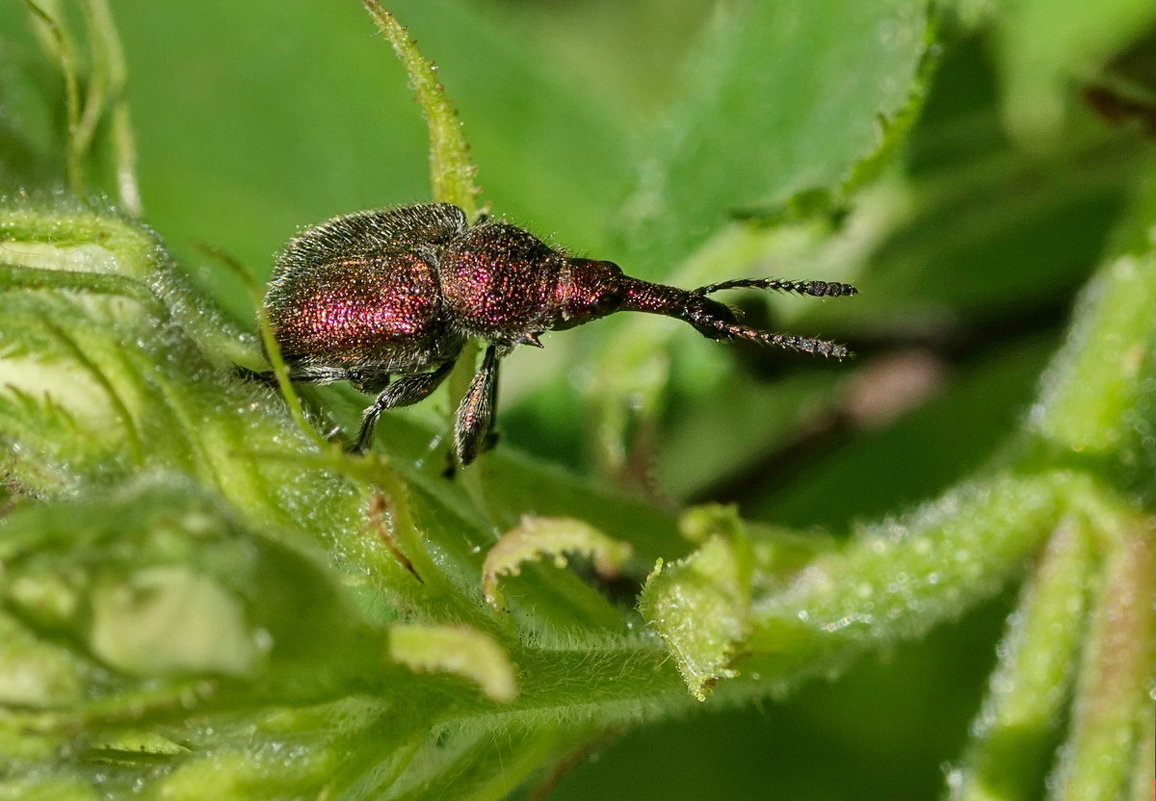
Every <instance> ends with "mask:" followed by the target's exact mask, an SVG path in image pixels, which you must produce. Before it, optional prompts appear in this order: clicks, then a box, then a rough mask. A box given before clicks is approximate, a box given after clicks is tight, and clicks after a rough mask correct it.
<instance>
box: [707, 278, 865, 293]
mask: <svg viewBox="0 0 1156 801" xmlns="http://www.w3.org/2000/svg"><path fill="white" fill-rule="evenodd" d="M742 288H750V289H772V290H775V291H776V292H794V293H796V294H799V295H810V296H811V297H815V298H841V297H845V296H847V295H854V294H857V293H858V292H859V290H858V289H856V288H855V287H853V286H851V285H850V284H840V283H838V282H835V281H783V280H781V279H779V278H739V279H737V280H735V281H723V282H722V283H721V284H707V285H706V286H700V287H699V288H698V289H695V290H692V294H695V295H710V294H713V293H715V292H720V291H722V290H724V289H742Z"/></svg>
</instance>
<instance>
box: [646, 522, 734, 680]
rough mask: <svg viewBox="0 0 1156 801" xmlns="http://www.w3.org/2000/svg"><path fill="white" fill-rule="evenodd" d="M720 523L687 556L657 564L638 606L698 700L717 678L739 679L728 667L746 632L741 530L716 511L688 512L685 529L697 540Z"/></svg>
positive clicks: (647, 581)
mask: <svg viewBox="0 0 1156 801" xmlns="http://www.w3.org/2000/svg"><path fill="white" fill-rule="evenodd" d="M729 517H734V515H733V512H732V513H731V514H730V516H729ZM723 520H725V521H727V524H726V525H725V526H723V527H722V528H723V531H722V532H721V533H715V534H713V535H710V536H709V538H707V539H706V540H705V541H704V542H703V544H702V546H701V547H700V548H699V549H698V550H697V551H695V552H694V553H692V554H691V555H690V556H687V557H686V558H684V559H680V560H678V561H677V562H674V563H672V564H670V565H664V564H663V563H662V561H661V560H659V562H658V565H657V566H656V567H655V569H654V572H653V573H651V574H650V576H649V577H648V578H647V580H646V586H645V587H643V589H642V596H641V599H640V601H639V609H640V610H641V611H642V614H643V616H644V617H645V618H646V620H647V621H648V622H649V623H650V625H651V626H653V627H654V628H655V630H657V631H658V633H659V635H660V636H661V637H662V639H663V640H664V641H665V642H666V645H667V647H668V648H670V650H671V652H672V653H673V655H674V658H675V661H676V663H677V664H678V670H679V672H680V673H681V674H682V678H683V680H684V681H685V682H686V685H687V687H688V688H689V689H690V692H691V694H692V695H694V697H695V698H697V699H698V700H700V701H705V700H706V696H707V692H708V691H709V690H710V688H711V687H712V686H713V685H714V684H715V683H716V682H717V681H718V680H719V679H725V678H733V677H734V676H736V675H738V674H737V672H736V671H735V670H734V669H733V668H732V667H731V662H732V660H733V658H734V656H735V652H736V648H737V645H738V643H739V642H741V641H742V640H743V639H744V638H745V637H746V636H747V633H748V630H749V621H750V604H751V596H750V587H751V568H752V557H751V551H750V547H749V544H748V542H747V540H746V538H745V536H743V534H742V531H741V529H739V528H738V526H737V525H731V524H730V523H732V522H735V521H730V520H729V518H728V517H727V516H726V515H722V516H720V515H719V510H718V509H710V510H707V511H705V512H704V511H702V510H691V512H689V513H688V515H687V517H686V518H685V519H684V521H683V529H684V533H686V535H687V536H689V537H691V538H694V539H697V538H698V537H700V536H701V535H702V534H703V533H704V531H705V528H706V527H708V524H709V527H717V525H718V523H719V522H720V521H723ZM728 534H730V535H731V536H727V535H728Z"/></svg>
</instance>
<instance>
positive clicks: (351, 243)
mask: <svg viewBox="0 0 1156 801" xmlns="http://www.w3.org/2000/svg"><path fill="white" fill-rule="evenodd" d="M738 287H753V288H756V289H773V290H781V291H786V292H796V293H799V294H804V295H814V296H817V297H835V296H841V295H853V294H855V291H856V290H855V288H854V287H852V286H850V285H848V284H839V283H830V282H826V281H781V280H776V279H771V278H756V279H740V280H735V281H724V282H722V283H718V284H710V285H708V286H703V287H699V288H698V289H692V290H685V289H678V288H676V287H671V286H664V285H662V284H653V283H650V282H647V281H641V280H639V279H637V278H631V277H630V276H628V275H624V274H623V272H622V270H621V269H619V267H618V265H616V264H614V263H612V262H608V261H594V260H591V259H579V258H571V257H568V256H566V255H565V254H564V253H562V252H559V251H557V250H554V249H553V248H551V247H549V246H548V245H546V244H544V243H543V242H542V241H541V240H539V239H537V238H535V237H534V236H533V235H531V234H530V233H528V232H527V231H524V230H522V229H521V228H517V227H515V226H513V225H508V224H506V223H502V222H490V221H482V222H478V223H476V224H473V225H471V224H470V222H469V220H468V219H467V218H466V215H465V212H463V211H462V210H461V209H459V208H458V207H457V206H453V205H450V204H448V203H427V204H420V205H414V206H402V207H398V208H393V209H386V210H375V211H363V212H358V213H356V214H350V215H347V216H344V217H337V218H335V219H332V220H329V221H327V222H324V223H321V224H320V225H317V226H314V227H312V228H309V229H307V230H305V231H304V232H303V233H302V234H301V235H300V236H298V237H297V238H296V239H294V240H293V241H292V242H290V243H289V245H288V247H286V249H285V251H284V253H282V254H281V256H280V258H279V259H278V260H277V264H276V266H275V268H274V271H273V277H272V280H271V281H270V284H269V290H268V294H267V295H266V297H265V311H266V313H267V315H268V319H269V323H270V325H271V326H272V328H273V332H274V334H275V336H276V339H277V343H278V345H279V346H280V350H281V355H282V356H283V357H284V359H285V363H286V364H287V365H288V367H289V375H290V378H291V379H293V380H294V381H309V382H316V383H330V382H333V381H349V382H351V383H352V384H353V386H355V387H356V388H357V389H359V390H360V391H362V392H365V393H368V394H374V393H376V395H377V398H376V399H375V400H374V402H373V403H372V404H371V405H370V406H369V407H368V408H367V409H366V410H365V415H364V421H363V423H362V425H361V431H360V433H359V434H358V437H357V442H356V445H355V446H354V447H355V449H356V450H359V451H360V450H364V449H365V448H366V447H367V446H368V445H369V443H370V441H371V439H372V437H373V431H374V426H375V425H376V423H377V420H378V418H379V417H380V416H381V413H382V412H383V411H385V410H386V409H392V408H394V407H398V406H408V405H409V404H412V403H417V402H418V401H420V400H422V399H424V398H425V397H426V396H428V395H429V394H430V393H431V392H433V391H434V389H435V388H436V387H437V386H438V385H439V384H441V383H442V381H443V380H445V378H446V376H447V375H448V374H449V372H450V370H451V369H452V368H453V366H454V362H455V360H456V359H457V358H458V354H459V353H460V352H461V349H462V346H463V345H464V344H465V342H466V340H467V339H468V338H470V337H476V338H478V339H481V340H484V341H485V342H486V343H488V346H487V348H486V351H485V356H484V357H483V359H482V366H481V369H480V370H478V372H477V374H476V375H475V376H474V379H473V381H472V382H471V384H470V388H469V391H468V392H467V393H466V395H465V397H464V398H462V401H461V403H460V405H459V406H458V410H457V416H456V420H455V424H454V432H453V452H454V456H455V458H456V461H457V462H458V463H459V464H462V465H467V464H469V463H470V462H472V461H473V460H474V458H475V457H476V456H477V455H478V453H479V451H480V450H482V449H483V448H485V447H486V445H487V444H488V443H489V442H490V441H492V437H491V429H492V427H493V418H494V406H495V403H496V399H497V381H498V363H499V360H500V359H501V358H502V357H503V356H505V355H506V354H507V353H509V352H510V351H511V350H512V349H513V348H514V347H515V346H517V345H534V346H536V347H541V343H540V342H539V341H538V336H539V335H540V334H541V333H542V332H544V331H549V330H559V329H564V328H573V327H574V326H576V325H581V324H582V323H586V322H590V321H591V320H596V319H598V318H599V317H605V316H606V315H608V314H613V313H614V312H620V311H639V312H649V313H651V314H661V315H665V316H667V317H674V318H677V319H679V320H684V321H686V322H688V323H690V324H691V325H692V326H694V328H695V329H696V330H697V331H698V332H699V333H700V334H702V335H703V336H705V337H708V338H710V339H741V340H747V341H750V342H758V343H763V344H766V345H774V346H777V347H781V348H788V349H790V350H795V351H802V352H805V353H817V354H820V355H823V356H832V357H835V358H839V359H841V358H844V357H846V356H847V355H849V354H848V351H847V349H846V348H845V347H843V346H842V345H838V344H835V343H832V342H827V341H825V340H822V339H816V338H813V337H802V336H793V335H790V334H780V333H773V332H769V331H760V330H758V329H754V328H749V327H747V326H744V325H743V324H742V323H740V322H739V321H738V320H737V319H736V318H735V315H734V314H733V313H732V312H731V310H730V309H729V308H727V307H726V306H724V305H722V304H721V303H718V302H716V301H714V300H711V299H710V298H708V297H707V295H710V294H713V293H715V292H718V291H720V290H723V289H733V288H738ZM266 375H268V374H266Z"/></svg>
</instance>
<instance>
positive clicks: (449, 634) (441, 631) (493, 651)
mask: <svg viewBox="0 0 1156 801" xmlns="http://www.w3.org/2000/svg"><path fill="white" fill-rule="evenodd" d="M389 656H390V658H391V659H393V661H395V662H400V663H401V664H403V665H405V666H406V667H408V668H410V669H411V670H415V671H418V672H422V673H455V674H457V675H458V676H461V677H462V678H465V679H469V680H470V681H472V682H475V683H476V684H477V685H478V686H479V687H480V688H481V690H482V692H483V693H485V694H486V695H487V696H489V697H490V698H491V699H493V700H494V701H497V702H499V703H505V702H508V701H512V700H513V699H514V697H515V696H517V694H518V682H517V679H516V678H515V676H514V665H513V664H512V663H511V662H510V657H509V655H508V654H507V653H506V651H505V650H504V649H503V648H502V647H501V646H500V645H498V643H496V642H494V640H493V639H492V638H491V637H490V636H489V635H487V634H484V633H482V632H480V631H478V630H477V629H472V628H470V627H469V626H423V625H417V624H411V623H399V624H397V625H394V626H392V627H390V630H389Z"/></svg>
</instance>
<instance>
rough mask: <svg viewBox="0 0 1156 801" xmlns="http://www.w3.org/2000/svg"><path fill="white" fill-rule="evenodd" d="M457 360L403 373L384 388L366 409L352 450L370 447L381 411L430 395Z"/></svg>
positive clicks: (415, 401) (358, 451)
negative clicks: (423, 371) (427, 371)
mask: <svg viewBox="0 0 1156 801" xmlns="http://www.w3.org/2000/svg"><path fill="white" fill-rule="evenodd" d="M455 361H456V359H450V360H449V361H448V362H445V363H444V364H442V366H441V367H439V368H438V369H436V370H434V371H433V372H432V373H417V374H416V375H403V376H402V377H401V378H399V379H397V380H396V381H394V382H393V383H392V384H390V385H389V386H387V387H386V388H385V389H383V390H382V391H381V394H379V395H378V396H377V399H376V400H375V401H374V402H373V405H371V406H370V407H369V408H367V409H366V410H365V413H364V414H363V416H362V420H361V431H360V432H359V433H358V435H357V442H356V443H355V444H354V446H353V448H352V450H353V451H354V452H356V453H361V452H363V451H364V450H365V449H366V448H368V447H369V443H370V441H371V440H372V439H373V429H374V426H376V425H377V418H379V417H381V413H382V412H384V411H385V410H386V409H396V408H397V407H399V406H409V405H410V404H413V403H417V402H418V401H422V400H425V399H426V398H427V397H429V394H430V393H431V392H433V391H434V390H435V389H437V388H438V385H440V384H441V383H442V381H445V379H446V376H448V375H449V374H450V370H452V369H453V368H454V362H455Z"/></svg>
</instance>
